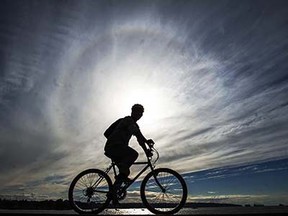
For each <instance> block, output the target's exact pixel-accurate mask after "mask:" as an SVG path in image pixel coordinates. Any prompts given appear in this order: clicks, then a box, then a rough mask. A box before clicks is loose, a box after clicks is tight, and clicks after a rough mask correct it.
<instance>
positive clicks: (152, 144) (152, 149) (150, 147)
mask: <svg viewBox="0 0 288 216" xmlns="http://www.w3.org/2000/svg"><path fill="white" fill-rule="evenodd" d="M154 145H155V143H154V142H153V143H151V144H148V147H149V149H148V150H149V151H150V152H151V153H152V156H151V157H148V155H147V154H146V156H147V158H148V160H150V161H151V159H152V158H153V155H154V154H153V152H155V153H156V159H155V161H154V162H153V164H155V163H156V162H157V161H158V159H159V152H158V151H157V150H156V149H155V148H154Z"/></svg>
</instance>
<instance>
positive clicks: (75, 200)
mask: <svg viewBox="0 0 288 216" xmlns="http://www.w3.org/2000/svg"><path fill="white" fill-rule="evenodd" d="M111 191H112V181H111V179H110V178H109V176H108V175H107V174H106V173H105V172H103V171H101V170H98V169H88V170H85V171H83V172H81V173H79V174H78V175H77V176H76V177H75V178H74V179H73V181H72V182H71V185H70V187H69V202H70V205H71V207H72V208H73V209H74V210H75V211H76V212H78V213H80V214H88V213H93V214H98V213H99V212H101V211H103V210H104V209H105V208H106V207H107V206H108V204H109V202H110V200H111V199H110V196H109V195H110V192H111Z"/></svg>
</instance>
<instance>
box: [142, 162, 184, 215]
mask: <svg viewBox="0 0 288 216" xmlns="http://www.w3.org/2000/svg"><path fill="white" fill-rule="evenodd" d="M155 172H156V175H155V176H156V178H157V180H155V178H154V175H153V174H152V173H151V174H150V173H149V174H148V175H147V177H145V178H144V180H143V185H142V186H141V198H142V200H143V202H144V204H145V206H146V207H147V208H148V209H149V210H150V211H152V212H153V213H156V214H158V213H159V214H161V213H176V212H177V211H179V210H180V209H181V207H183V205H184V204H185V201H186V197H187V187H186V184H185V181H184V180H183V178H182V177H181V176H180V175H179V174H178V173H176V172H175V171H173V170H171V169H166V168H160V169H156V170H155ZM157 181H158V183H159V184H160V185H161V186H159V184H158V183H157ZM161 188H163V189H164V190H162V189H161Z"/></svg>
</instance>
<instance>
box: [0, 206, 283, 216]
mask: <svg viewBox="0 0 288 216" xmlns="http://www.w3.org/2000/svg"><path fill="white" fill-rule="evenodd" d="M4 214H6V215H10V216H12V215H46V216H48V215H49V216H55V215H61V216H68V215H69V216H71V215H72V216H73V215H78V214H77V213H76V212H74V211H73V210H58V211H57V210H5V209H0V215H4ZM263 214H265V215H279V216H280V215H288V207H285V206H283V207H278V206H275V207H272V206H271V207H205V208H204V207H203V208H195V209H193V208H184V209H182V210H181V211H180V212H178V213H177V214H176V215H197V216H202V215H203V216H204V215H206V216H207V215H215V216H216V215H217V216H219V215H263ZM99 215H153V214H152V213H151V212H149V211H148V210H147V209H140V208H139V209H119V210H115V209H108V210H105V211H103V212H101V213H100V214H99Z"/></svg>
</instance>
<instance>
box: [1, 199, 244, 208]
mask: <svg viewBox="0 0 288 216" xmlns="http://www.w3.org/2000/svg"><path fill="white" fill-rule="evenodd" d="M237 206H241V205H236V204H229V203H186V204H185V206H184V207H185V208H200V207H237ZM108 208H114V207H113V206H112V205H109V206H108ZM120 208H123V209H125V208H144V205H143V204H142V203H121V207H120ZM0 209H11V210H13V209H15V210H21V209H23V210H25V209H27V210H70V209H72V208H71V206H70V203H69V201H68V200H62V199H58V200H56V201H54V200H44V201H31V200H5V199H4V200H2V199H0Z"/></svg>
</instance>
